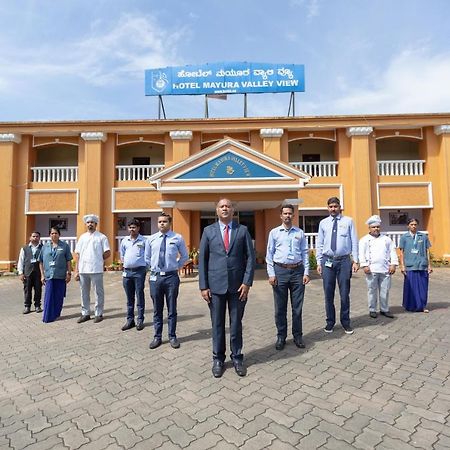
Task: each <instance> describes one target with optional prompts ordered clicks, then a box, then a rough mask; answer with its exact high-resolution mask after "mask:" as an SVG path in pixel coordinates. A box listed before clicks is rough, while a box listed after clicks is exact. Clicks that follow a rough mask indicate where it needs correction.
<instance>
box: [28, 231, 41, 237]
mask: <svg viewBox="0 0 450 450" xmlns="http://www.w3.org/2000/svg"><path fill="white" fill-rule="evenodd" d="M32 234H38V235H39V237H41V233H39V231H32V232H31V233H30V236H31V235H32Z"/></svg>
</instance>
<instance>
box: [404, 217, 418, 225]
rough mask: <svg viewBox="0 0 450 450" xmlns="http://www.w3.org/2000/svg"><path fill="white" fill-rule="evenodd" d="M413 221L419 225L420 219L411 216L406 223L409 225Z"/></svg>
mask: <svg viewBox="0 0 450 450" xmlns="http://www.w3.org/2000/svg"><path fill="white" fill-rule="evenodd" d="M411 222H417V225H419V223H420V222H419V220H418V219H416V218H415V217H411V218H410V219H408V220H407V222H406V225H409V224H410V223H411Z"/></svg>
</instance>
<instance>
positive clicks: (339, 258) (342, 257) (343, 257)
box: [323, 255, 350, 261]
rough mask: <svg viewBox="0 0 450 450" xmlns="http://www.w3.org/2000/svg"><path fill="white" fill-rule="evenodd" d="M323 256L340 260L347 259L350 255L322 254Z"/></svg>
mask: <svg viewBox="0 0 450 450" xmlns="http://www.w3.org/2000/svg"><path fill="white" fill-rule="evenodd" d="M323 256H325V257H326V258H327V259H332V260H333V261H340V260H341V259H347V258H350V255H342V256H328V255H323Z"/></svg>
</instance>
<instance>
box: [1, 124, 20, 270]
mask: <svg viewBox="0 0 450 450" xmlns="http://www.w3.org/2000/svg"><path fill="white" fill-rule="evenodd" d="M21 140H22V137H21V135H20V134H14V133H2V134H0V192H1V193H2V213H1V214H0V230H2V232H1V234H0V268H2V269H6V270H11V269H12V267H13V265H14V263H15V262H16V261H17V254H16V253H17V251H18V249H17V248H16V246H15V241H16V227H15V220H14V219H15V216H14V214H15V209H16V206H15V203H16V196H17V194H16V184H17V176H16V169H17V162H16V161H17V152H18V145H19V144H20V142H21Z"/></svg>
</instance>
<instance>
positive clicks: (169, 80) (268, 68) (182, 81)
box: [145, 62, 305, 95]
mask: <svg viewBox="0 0 450 450" xmlns="http://www.w3.org/2000/svg"><path fill="white" fill-rule="evenodd" d="M304 91H305V68H304V66H303V65H301V64H265V63H248V62H233V63H224V62H223V63H215V64H204V65H200V66H184V67H166V68H163V69H151V70H146V71H145V95H203V94H244V93H264V92H304Z"/></svg>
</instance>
